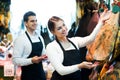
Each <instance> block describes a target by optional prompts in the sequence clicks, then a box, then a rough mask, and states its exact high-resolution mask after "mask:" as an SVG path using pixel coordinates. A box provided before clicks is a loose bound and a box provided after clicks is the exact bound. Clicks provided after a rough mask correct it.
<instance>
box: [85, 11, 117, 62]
mask: <svg viewBox="0 0 120 80" xmlns="http://www.w3.org/2000/svg"><path fill="white" fill-rule="evenodd" d="M118 19H119V13H116V14H114V13H111V17H110V18H109V20H107V21H106V22H105V24H104V25H103V26H102V27H101V29H100V31H99V32H98V34H97V36H96V38H95V40H94V42H93V43H91V44H90V45H87V49H88V51H87V55H86V59H87V60H88V61H92V60H100V61H102V60H105V59H106V58H107V57H108V56H109V55H110V53H112V51H113V49H114V44H115V41H116V37H117V32H118Z"/></svg>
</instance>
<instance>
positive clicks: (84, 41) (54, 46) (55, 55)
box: [46, 22, 102, 75]
mask: <svg viewBox="0 0 120 80" xmlns="http://www.w3.org/2000/svg"><path fill="white" fill-rule="evenodd" d="M101 26H102V22H99V23H98V24H97V25H96V27H95V29H94V30H93V32H92V33H91V34H90V35H89V36H86V37H73V38H69V40H71V41H72V42H73V43H74V44H75V45H76V47H77V48H78V49H79V48H80V47H84V46H86V45H88V44H89V43H91V42H92V41H94V39H95V37H96V34H97V32H98V31H99V30H100V28H101ZM72 48H74V47H72ZM72 48H69V49H72ZM46 54H47V56H48V59H49V61H50V62H51V64H52V66H53V67H54V69H55V70H56V71H57V72H58V73H59V74H60V75H67V74H70V73H73V72H76V71H77V70H79V68H78V64H75V65H71V66H64V65H63V64H62V63H63V58H64V57H63V51H62V49H61V48H60V46H59V44H58V43H57V42H56V40H54V41H53V42H51V43H49V44H48V45H47V47H46Z"/></svg>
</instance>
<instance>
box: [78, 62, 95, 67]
mask: <svg viewBox="0 0 120 80" xmlns="http://www.w3.org/2000/svg"><path fill="white" fill-rule="evenodd" d="M96 66H97V65H96V64H93V63H92V62H86V61H84V62H82V63H80V64H78V67H79V69H81V68H87V69H91V68H93V67H96Z"/></svg>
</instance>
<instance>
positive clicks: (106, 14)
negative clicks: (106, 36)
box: [99, 8, 111, 24]
mask: <svg viewBox="0 0 120 80" xmlns="http://www.w3.org/2000/svg"><path fill="white" fill-rule="evenodd" d="M110 15H111V12H110V11H108V8H106V9H105V10H104V12H103V13H102V14H101V15H100V19H99V21H101V22H103V24H104V23H105V21H107V20H108V19H109V18H110Z"/></svg>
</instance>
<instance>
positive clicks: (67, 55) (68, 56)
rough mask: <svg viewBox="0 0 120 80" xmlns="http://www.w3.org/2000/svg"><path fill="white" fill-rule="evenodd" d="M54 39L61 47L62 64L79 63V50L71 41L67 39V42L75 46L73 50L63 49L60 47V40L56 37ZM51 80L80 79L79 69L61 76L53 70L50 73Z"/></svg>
mask: <svg viewBox="0 0 120 80" xmlns="http://www.w3.org/2000/svg"><path fill="white" fill-rule="evenodd" d="M56 41H57V42H58V44H59V45H60V47H61V49H62V50H63V54H64V55H63V56H64V60H63V63H62V64H63V65H64V66H70V65H74V64H79V63H81V59H80V54H79V50H78V49H77V47H76V46H75V45H74V44H73V42H71V41H70V40H69V42H70V43H71V44H72V45H73V46H74V47H75V49H73V50H66V51H65V49H64V48H63V47H62V45H61V44H60V42H59V41H58V40H57V39H56ZM51 80H81V72H80V70H78V71H76V72H74V73H71V74H68V75H64V76H61V75H60V74H59V73H58V72H57V71H54V72H53V74H52V78H51Z"/></svg>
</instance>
